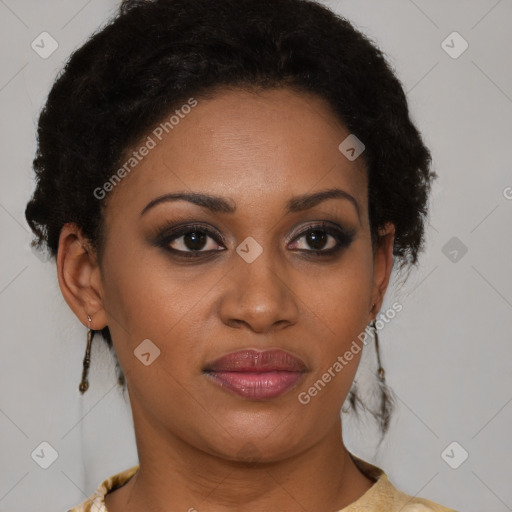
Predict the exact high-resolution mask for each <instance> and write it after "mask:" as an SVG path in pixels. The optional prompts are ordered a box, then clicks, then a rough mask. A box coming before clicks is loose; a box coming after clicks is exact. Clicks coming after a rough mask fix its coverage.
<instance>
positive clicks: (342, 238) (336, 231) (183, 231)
mask: <svg viewBox="0 0 512 512" xmlns="http://www.w3.org/2000/svg"><path fill="white" fill-rule="evenodd" d="M170 225H171V226H172V223H170ZM164 231H166V227H164ZM315 231H322V232H324V233H326V234H328V235H331V236H332V237H333V238H334V239H335V240H336V242H337V243H336V246H335V247H331V248H330V249H327V250H321V249H318V250H315V249H312V250H307V249H297V251H299V252H304V253H306V254H307V255H308V256H311V255H314V256H320V257H327V256H333V255H334V254H337V253H338V252H339V251H341V250H342V249H344V248H346V247H348V246H349V245H350V244H351V243H352V241H353V238H354V231H345V230H344V229H342V228H339V227H334V226H332V225H330V224H327V223H325V222H322V223H320V224H314V225H311V226H308V227H307V229H305V230H303V231H301V232H300V233H299V234H297V235H296V236H295V237H294V238H293V239H291V240H290V241H289V243H291V242H296V241H297V240H300V239H301V238H302V237H304V236H305V235H307V234H309V233H310V232H315ZM198 232H199V233H203V234H206V235H208V236H209V237H211V238H212V239H214V240H215V242H216V243H219V240H218V239H220V240H221V241H222V242H225V241H224V238H223V237H222V236H221V235H220V234H219V233H217V232H216V231H214V230H212V229H210V228H208V227H206V226H204V225H201V224H187V225H186V226H180V227H178V228H176V229H174V230H172V231H171V232H170V233H166V234H164V235H163V236H161V237H160V239H159V240H158V241H157V245H159V246H160V247H162V248H163V249H165V250H166V251H168V252H170V253H171V254H173V255H177V256H178V257H183V258H200V257H201V255H203V254H209V253H210V254H211V253H213V252H221V251H220V250H216V249H214V250H208V251H180V250H177V249H172V248H170V247H169V244H170V243H171V242H173V241H174V240H177V239H178V238H181V237H182V236H184V235H187V234H190V233H198Z"/></svg>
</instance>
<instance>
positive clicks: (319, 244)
mask: <svg viewBox="0 0 512 512" xmlns="http://www.w3.org/2000/svg"><path fill="white" fill-rule="evenodd" d="M326 238H327V235H326V234H325V233H324V232H323V231H311V232H310V233H309V234H308V235H307V242H308V244H309V245H310V246H311V247H313V248H314V249H322V248H323V246H324V245H325V242H326Z"/></svg>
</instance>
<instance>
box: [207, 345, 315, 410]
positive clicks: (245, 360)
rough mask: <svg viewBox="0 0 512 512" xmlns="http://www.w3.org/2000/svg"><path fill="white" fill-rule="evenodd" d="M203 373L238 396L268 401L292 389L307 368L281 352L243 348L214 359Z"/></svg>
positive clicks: (286, 353)
mask: <svg viewBox="0 0 512 512" xmlns="http://www.w3.org/2000/svg"><path fill="white" fill-rule="evenodd" d="M203 371H204V373H205V374H206V375H207V376H208V377H209V378H210V381H211V382H212V383H214V384H216V385H218V386H220V387H221V388H223V389H226V390H228V391H230V392H232V393H235V394H236V395H238V396H241V397H243V398H246V399H251V400H268V399H272V398H275V397H277V396H280V395H282V394H284V393H285V392H286V391H288V390H289V389H291V388H292V387H294V386H296V385H297V384H298V382H299V381H300V380H301V379H302V378H303V375H304V373H306V372H307V371H308V369H307V366H306V364H305V363H304V361H302V359H300V358H298V357H296V356H294V355H292V354H290V353H289V352H286V351H285V350H280V349H269V350H263V351H262V350H256V349H246V350H240V351H237V352H231V353H229V354H226V355H225V356H222V357H220V358H218V359H215V360H214V361H212V362H210V363H208V364H207V365H206V366H205V367H204V368H203Z"/></svg>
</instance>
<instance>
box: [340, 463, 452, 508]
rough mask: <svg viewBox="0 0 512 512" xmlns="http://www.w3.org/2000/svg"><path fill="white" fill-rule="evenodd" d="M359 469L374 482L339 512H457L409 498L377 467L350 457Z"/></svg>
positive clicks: (427, 501)
mask: <svg viewBox="0 0 512 512" xmlns="http://www.w3.org/2000/svg"><path fill="white" fill-rule="evenodd" d="M352 458H353V460H354V462H355V463H356V465H357V466H358V467H359V469H360V470H361V471H362V472H363V473H365V474H366V475H368V476H369V477H370V478H371V479H372V480H374V481H375V483H374V484H373V486H372V487H371V488H370V489H368V491H367V492H366V493H365V494H363V496H361V497H360V498H359V499H358V500H357V501H355V502H354V503H352V504H351V505H349V506H348V507H346V508H344V509H343V510H341V511H339V512H374V511H375V510H386V511H389V512H458V511H457V510H455V509H453V508H449V507H445V506H443V505H440V504H439V503H436V502H434V501H431V500H429V499H426V498H421V497H416V496H411V495H409V494H407V493H405V492H403V491H401V490H399V489H397V488H396V487H395V486H394V485H393V483H392V482H391V481H390V480H389V478H388V476H387V475H386V473H385V472H384V471H383V470H382V469H380V468H379V467H377V466H374V465H373V464H370V463H369V462H367V461H365V460H362V459H360V458H358V457H355V456H352Z"/></svg>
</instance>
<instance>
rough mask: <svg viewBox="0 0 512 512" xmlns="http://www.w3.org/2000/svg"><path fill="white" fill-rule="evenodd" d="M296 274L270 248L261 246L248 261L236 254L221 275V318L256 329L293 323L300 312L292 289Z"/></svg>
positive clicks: (260, 329) (266, 331)
mask: <svg viewBox="0 0 512 512" xmlns="http://www.w3.org/2000/svg"><path fill="white" fill-rule="evenodd" d="M296 274H297V271H296V270H295V271H294V270H293V269H288V270H287V269H286V267H285V264H281V263H279V262H278V257H277V255H276V254H275V253H273V252H272V251H271V250H263V252H262V253H261V254H260V255H259V256H258V257H257V258H256V259H255V260H254V261H252V262H251V263H248V262H247V261H245V260H244V259H243V258H242V257H240V256H239V255H238V254H237V255H236V256H235V262H234V264H233V267H232V268H231V270H230V271H229V273H228V275H226V277H225V278H224V279H223V285H224V289H223V291H222V295H221V298H220V304H219V314H220V317H221V319H222V321H223V322H224V323H225V324H226V325H228V326H230V327H234V328H240V327H241V326H246V327H247V328H249V329H251V330H252V331H253V332H257V333H268V332H269V331H271V330H272V329H276V328H284V327H287V326H290V325H293V324H295V323H296V322H297V319H298V316H299V306H298V302H299V300H298V297H296V296H295V294H294V292H293V289H294V286H293V284H294V283H293V279H294V277H293V276H294V275H296Z"/></svg>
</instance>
